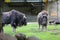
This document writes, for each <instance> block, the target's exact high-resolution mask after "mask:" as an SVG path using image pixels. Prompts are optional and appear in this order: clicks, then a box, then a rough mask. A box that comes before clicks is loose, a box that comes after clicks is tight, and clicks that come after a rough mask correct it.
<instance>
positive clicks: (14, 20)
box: [1, 10, 27, 31]
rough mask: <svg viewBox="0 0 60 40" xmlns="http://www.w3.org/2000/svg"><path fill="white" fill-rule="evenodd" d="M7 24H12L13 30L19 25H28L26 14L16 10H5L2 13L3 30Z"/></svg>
mask: <svg viewBox="0 0 60 40" xmlns="http://www.w3.org/2000/svg"><path fill="white" fill-rule="evenodd" d="M5 24H11V26H12V27H13V29H14V30H13V31H15V29H16V27H17V26H22V25H27V21H26V16H25V14H23V13H21V12H19V11H16V10H11V11H9V12H3V13H2V29H1V30H2V31H3V26H4V25H5Z"/></svg>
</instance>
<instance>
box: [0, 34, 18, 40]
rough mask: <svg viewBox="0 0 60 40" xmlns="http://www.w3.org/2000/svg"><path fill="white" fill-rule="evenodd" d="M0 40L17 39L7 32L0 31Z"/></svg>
mask: <svg viewBox="0 0 60 40" xmlns="http://www.w3.org/2000/svg"><path fill="white" fill-rule="evenodd" d="M0 40H17V39H16V38H15V37H13V36H10V35H8V34H4V33H0Z"/></svg>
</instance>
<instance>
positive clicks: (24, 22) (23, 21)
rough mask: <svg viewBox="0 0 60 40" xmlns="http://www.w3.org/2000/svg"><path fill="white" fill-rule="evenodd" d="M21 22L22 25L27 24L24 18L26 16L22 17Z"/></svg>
mask: <svg viewBox="0 0 60 40" xmlns="http://www.w3.org/2000/svg"><path fill="white" fill-rule="evenodd" d="M21 24H22V25H27V19H26V17H24V18H23V19H22V21H21Z"/></svg>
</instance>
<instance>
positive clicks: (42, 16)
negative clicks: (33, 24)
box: [37, 10, 48, 29]
mask: <svg viewBox="0 0 60 40" xmlns="http://www.w3.org/2000/svg"><path fill="white" fill-rule="evenodd" d="M47 17H48V13H47V11H45V10H43V11H41V12H40V13H38V16H37V21H38V25H39V29H40V25H42V29H43V28H44V27H45V28H47V21H48V18H47Z"/></svg>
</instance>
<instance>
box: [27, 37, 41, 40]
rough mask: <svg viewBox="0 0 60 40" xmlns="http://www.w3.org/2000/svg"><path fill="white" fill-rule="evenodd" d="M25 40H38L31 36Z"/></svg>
mask: <svg viewBox="0 0 60 40" xmlns="http://www.w3.org/2000/svg"><path fill="white" fill-rule="evenodd" d="M27 40H40V39H39V38H37V37H35V36H31V37H28V38H27Z"/></svg>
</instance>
